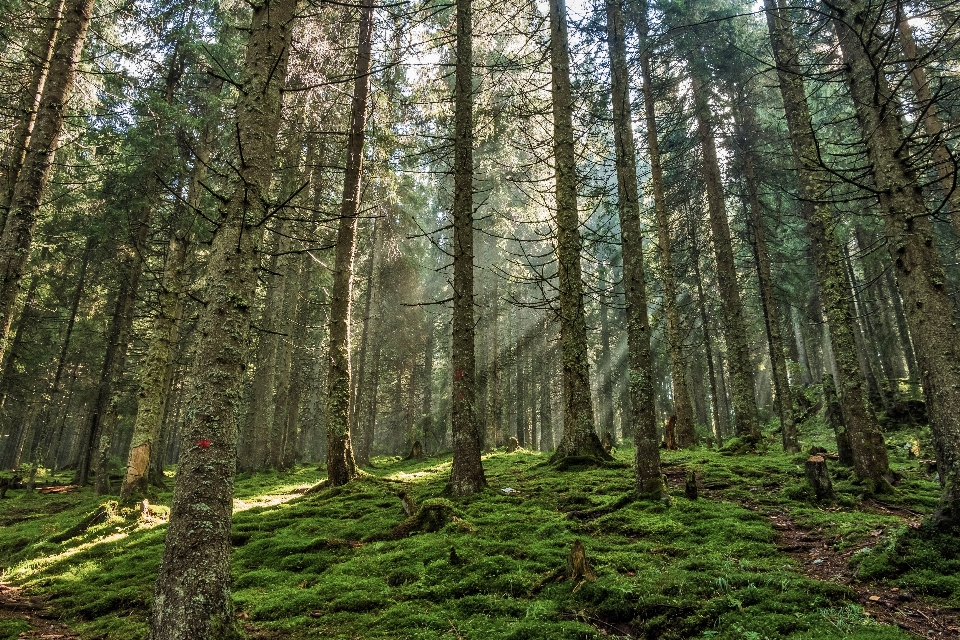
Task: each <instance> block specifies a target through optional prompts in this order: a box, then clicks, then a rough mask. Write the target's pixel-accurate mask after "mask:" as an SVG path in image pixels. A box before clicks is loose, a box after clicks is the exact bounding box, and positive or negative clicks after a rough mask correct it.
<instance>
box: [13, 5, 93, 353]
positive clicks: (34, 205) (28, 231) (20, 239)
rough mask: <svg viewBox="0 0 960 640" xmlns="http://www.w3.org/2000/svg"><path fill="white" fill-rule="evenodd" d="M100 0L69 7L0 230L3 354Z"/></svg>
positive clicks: (66, 10)
mask: <svg viewBox="0 0 960 640" xmlns="http://www.w3.org/2000/svg"><path fill="white" fill-rule="evenodd" d="M93 2H94V0H71V1H70V2H69V4H67V5H66V7H65V8H64V15H63V22H62V26H61V28H60V34H59V38H58V39H57V43H56V46H55V49H54V51H53V53H52V56H51V59H50V68H49V71H48V73H47V78H46V82H45V83H44V86H43V93H42V95H41V97H40V104H39V105H38V107H37V116H36V123H35V125H34V128H33V133H32V135H31V136H30V145H29V148H28V149H27V152H26V155H25V156H24V161H23V168H22V169H21V171H20V174H19V176H18V178H17V181H16V184H15V186H14V189H13V197H12V199H11V203H10V212H9V213H8V214H7V220H6V224H5V225H4V228H3V234H2V235H0V359H2V357H3V352H4V351H5V349H6V342H7V337H8V336H9V334H10V324H11V322H12V321H13V315H14V313H15V309H16V302H17V294H19V292H20V282H21V281H22V280H23V276H24V273H25V270H26V266H27V262H28V261H29V259H30V249H31V247H32V245H33V231H34V229H35V228H36V226H37V221H38V219H39V213H40V205H41V203H42V201H43V196H44V193H45V191H46V189H47V183H48V182H49V181H50V171H51V167H52V166H53V157H54V155H55V154H56V150H57V142H58V141H59V139H60V133H61V131H62V130H63V120H64V114H65V112H66V108H67V102H68V101H69V99H70V93H71V91H72V89H73V83H74V78H75V77H76V74H77V65H78V64H79V62H80V51H81V50H82V49H83V42H84V40H85V38H86V35H87V27H89V25H90V17H91V15H92V14H93Z"/></svg>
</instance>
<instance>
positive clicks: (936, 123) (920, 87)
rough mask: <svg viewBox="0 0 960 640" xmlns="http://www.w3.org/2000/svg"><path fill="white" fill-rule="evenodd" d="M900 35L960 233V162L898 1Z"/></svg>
mask: <svg viewBox="0 0 960 640" xmlns="http://www.w3.org/2000/svg"><path fill="white" fill-rule="evenodd" d="M896 11H897V35H898V36H899V40H900V49H901V50H902V51H903V57H904V58H905V60H906V63H907V68H908V70H909V71H910V85H911V88H912V89H913V95H914V98H915V99H916V103H917V104H916V106H917V108H918V110H919V111H920V113H921V115H920V118H921V119H922V120H923V128H924V130H925V131H926V133H927V144H929V145H930V146H931V152H932V153H931V160H932V161H933V165H934V170H935V171H936V173H937V178H938V181H937V182H938V184H939V187H940V191H941V192H942V195H943V197H944V198H945V199H946V200H947V203H948V204H949V212H950V221H951V222H952V223H953V229H954V231H955V232H956V234H957V237H960V185H958V184H955V183H956V181H957V169H956V163H955V161H954V159H953V155H952V154H951V153H950V150H949V149H948V148H947V143H946V139H945V138H944V135H943V123H942V122H940V116H939V111H940V109H939V107H938V105H937V102H936V100H934V98H933V94H932V92H931V91H930V82H929V80H928V79H927V71H926V69H924V68H923V65H922V64H921V63H920V61H921V59H922V56H921V55H920V53H919V52H918V51H917V41H916V40H915V39H914V37H913V29H912V28H911V27H910V22H909V21H908V20H907V16H906V14H904V12H903V6H902V5H901V4H900V3H899V2H898V3H897V4H896Z"/></svg>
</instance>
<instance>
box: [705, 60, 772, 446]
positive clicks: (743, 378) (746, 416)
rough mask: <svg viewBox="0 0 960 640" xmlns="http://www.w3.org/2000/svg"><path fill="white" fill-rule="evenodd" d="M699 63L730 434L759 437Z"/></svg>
mask: <svg viewBox="0 0 960 640" xmlns="http://www.w3.org/2000/svg"><path fill="white" fill-rule="evenodd" d="M702 64H703V63H702V61H700V60H691V64H690V66H691V86H692V89H693V105H694V116H695V117H696V121H697V131H698V135H699V138H700V149H701V152H702V154H703V173H704V180H705V182H706V186H707V211H708V213H709V217H710V230H711V232H712V235H713V250H714V254H715V256H716V265H717V282H718V284H719V289H720V307H721V311H722V313H721V317H722V319H723V337H724V339H725V341H726V343H727V357H728V359H729V363H730V381H731V385H732V387H733V389H732V391H733V394H732V395H733V411H734V414H735V417H736V422H735V427H734V428H735V433H736V435H738V436H744V437H749V438H751V439H753V440H754V441H759V439H760V417H759V414H758V410H757V400H756V395H755V393H754V383H753V366H752V365H751V363H750V349H749V346H748V344H747V326H746V323H745V321H744V318H743V302H742V301H741V300H740V285H739V284H738V282H737V267H736V263H735V262H734V259H733V240H732V239H731V237H730V225H729V223H728V222H727V212H726V205H725V204H724V193H723V178H722V176H721V174H720V164H719V162H718V160H717V145H716V140H715V139H714V132H713V119H712V118H711V112H710V101H709V90H708V88H707V86H706V85H705V83H704V81H703V77H702V76H703V73H704V71H703V70H702V69H700V67H701V66H702Z"/></svg>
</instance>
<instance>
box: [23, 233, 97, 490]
mask: <svg viewBox="0 0 960 640" xmlns="http://www.w3.org/2000/svg"><path fill="white" fill-rule="evenodd" d="M95 242H96V240H95V239H94V236H92V235H91V236H90V237H88V238H87V241H86V243H85V244H84V247H83V254H82V256H81V257H80V267H79V269H78V273H77V285H76V286H75V287H74V289H73V296H71V300H70V315H69V317H68V319H67V326H66V328H65V329H64V332H63V342H62V343H61V345H60V355H59V357H58V358H57V369H56V371H55V372H54V374H53V381H52V382H51V383H50V399H49V401H48V402H47V406H46V407H45V408H44V412H43V419H42V420H41V422H40V434H39V437H38V438H37V446H36V447H35V448H34V451H33V452H32V453H31V458H32V462H33V466H32V468H31V469H30V480H29V482H28V483H27V490H28V491H32V490H33V482H34V479H35V478H36V476H37V471H38V470H39V468H40V465H41V464H42V463H43V461H44V460H49V459H50V453H49V447H50V445H51V442H50V441H51V436H52V435H53V434H52V433H51V427H52V426H53V422H54V420H55V418H56V416H55V415H54V414H53V411H54V408H55V407H56V406H57V405H58V404H60V397H59V396H60V379H61V378H62V377H63V369H64V367H65V366H66V362H67V354H68V353H69V349H70V339H71V338H72V337H73V327H74V325H75V324H76V321H77V312H78V311H79V309H80V298H81V297H82V296H83V285H84V282H85V281H86V279H87V266H88V265H89V264H90V254H91V253H93V246H94V243H95ZM33 285H34V283H31V289H32V288H33ZM27 298H28V299H29V298H30V296H29V295H28V296H27ZM21 322H22V320H21Z"/></svg>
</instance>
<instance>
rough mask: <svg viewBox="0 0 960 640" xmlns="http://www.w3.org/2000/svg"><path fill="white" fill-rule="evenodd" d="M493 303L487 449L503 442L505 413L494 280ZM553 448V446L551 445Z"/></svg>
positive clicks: (498, 303) (491, 311)
mask: <svg viewBox="0 0 960 640" xmlns="http://www.w3.org/2000/svg"><path fill="white" fill-rule="evenodd" d="M491 298H492V300H493V301H492V303H491V305H490V307H491V308H490V320H489V323H490V325H491V330H490V351H491V354H490V367H489V369H488V371H487V410H486V412H485V414H486V419H487V423H486V425H485V426H484V431H485V432H486V449H487V450H488V451H490V450H492V449H496V448H497V447H499V446H500V445H501V444H503V442H502V437H501V435H502V428H501V418H502V415H503V393H502V390H503V386H502V385H503V381H502V380H501V378H500V376H501V371H500V368H501V365H502V360H501V351H502V345H501V344H500V342H501V340H500V293H499V283H498V282H494V284H493V293H492V295H491ZM550 448H551V449H552V448H553V447H552V446H551V447H550Z"/></svg>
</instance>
